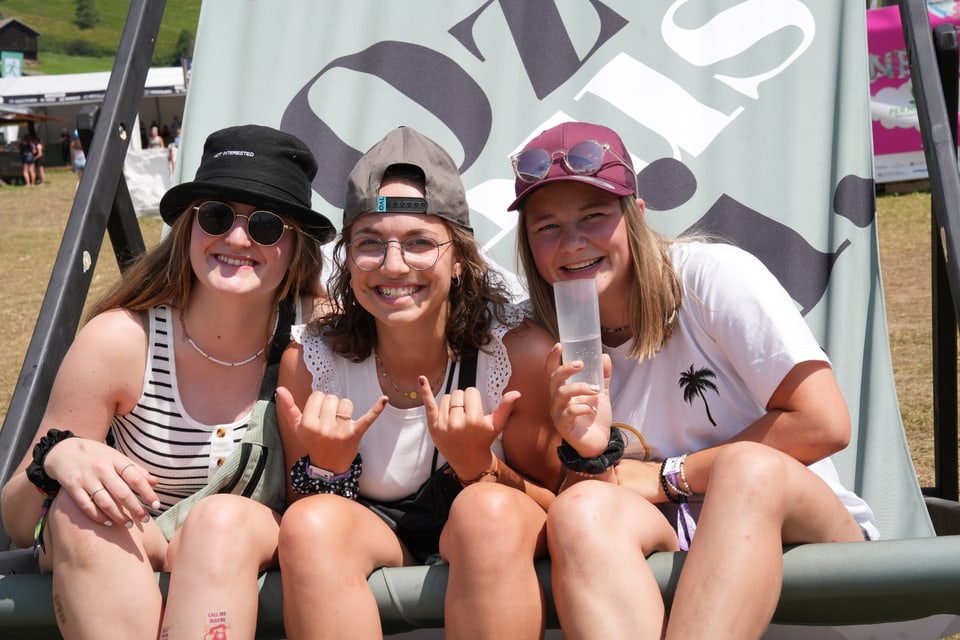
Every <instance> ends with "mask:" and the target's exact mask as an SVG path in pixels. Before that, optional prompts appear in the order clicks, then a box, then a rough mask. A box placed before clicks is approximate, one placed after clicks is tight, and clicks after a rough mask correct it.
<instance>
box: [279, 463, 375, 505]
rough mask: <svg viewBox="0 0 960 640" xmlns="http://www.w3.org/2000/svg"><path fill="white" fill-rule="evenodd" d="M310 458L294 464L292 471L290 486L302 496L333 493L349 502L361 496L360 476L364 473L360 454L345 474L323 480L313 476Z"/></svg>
mask: <svg viewBox="0 0 960 640" xmlns="http://www.w3.org/2000/svg"><path fill="white" fill-rule="evenodd" d="M309 468H310V456H309V455H306V456H303V457H302V458H300V459H298V460H297V461H296V462H294V463H293V468H292V469H290V485H291V487H293V490H294V491H296V492H297V493H299V494H300V495H302V496H309V495H313V494H315V493H333V494H336V495H338V496H343V497H344V498H347V499H348V500H356V499H357V497H358V496H359V495H360V474H361V473H363V459H362V458H361V457H360V454H359V453H358V454H357V457H356V458H354V459H353V462H352V463H351V464H350V468H349V469H348V470H347V471H345V472H344V473H339V474H337V475H334V476H331V477H330V478H322V477H319V476H316V475H311V474H310V473H309V472H308V470H309Z"/></svg>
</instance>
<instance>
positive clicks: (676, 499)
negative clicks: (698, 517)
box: [660, 460, 687, 504]
mask: <svg viewBox="0 0 960 640" xmlns="http://www.w3.org/2000/svg"><path fill="white" fill-rule="evenodd" d="M666 468H667V461H666V460H664V461H663V462H662V463H661V464H660V486H661V487H663V493H664V494H665V495H666V496H667V500H669V501H670V502H672V503H673V504H683V503H684V502H686V501H687V499H686V496H684V495H682V494H680V493H671V491H670V482H669V481H668V480H667V474H666V473H664V471H665V470H666Z"/></svg>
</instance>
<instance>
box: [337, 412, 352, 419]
mask: <svg viewBox="0 0 960 640" xmlns="http://www.w3.org/2000/svg"><path fill="white" fill-rule="evenodd" d="M333 415H334V417H335V418H343V419H344V420H352V419H353V416H348V415H347V414H345V413H335V414H333Z"/></svg>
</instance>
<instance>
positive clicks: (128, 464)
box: [117, 462, 133, 478]
mask: <svg viewBox="0 0 960 640" xmlns="http://www.w3.org/2000/svg"><path fill="white" fill-rule="evenodd" d="M132 466H133V463H132V462H128V463H127V464H125V465H123V468H122V469H120V471H118V472H117V475H119V476H120V477H121V478H122V477H123V472H124V471H126V470H127V469H129V468H130V467H132Z"/></svg>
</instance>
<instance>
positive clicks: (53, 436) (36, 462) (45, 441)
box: [27, 429, 74, 496]
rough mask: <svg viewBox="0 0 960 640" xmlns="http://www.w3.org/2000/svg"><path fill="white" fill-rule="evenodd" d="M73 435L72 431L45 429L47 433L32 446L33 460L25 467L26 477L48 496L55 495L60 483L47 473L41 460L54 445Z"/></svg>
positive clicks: (44, 458)
mask: <svg viewBox="0 0 960 640" xmlns="http://www.w3.org/2000/svg"><path fill="white" fill-rule="evenodd" d="M73 437H74V435H73V432H72V431H61V430H60V429H50V430H49V431H47V435H45V436H43V437H41V438H40V442H38V443H37V444H36V446H35V447H34V448H33V462H31V463H30V466H28V467H27V478H28V479H29V480H30V482H32V483H33V484H34V485H36V487H37V488H38V489H40V491H42V492H43V493H45V494H47V495H48V496H55V495H57V492H58V491H60V483H59V482H57V481H56V480H54V479H53V478H51V477H50V476H48V475H47V472H46V471H45V470H44V468H43V461H44V460H46V458H47V454H48V453H50V450H51V449H53V447H54V445H57V444H60V443H61V442H63V441H64V440H66V439H67V438H73Z"/></svg>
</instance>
